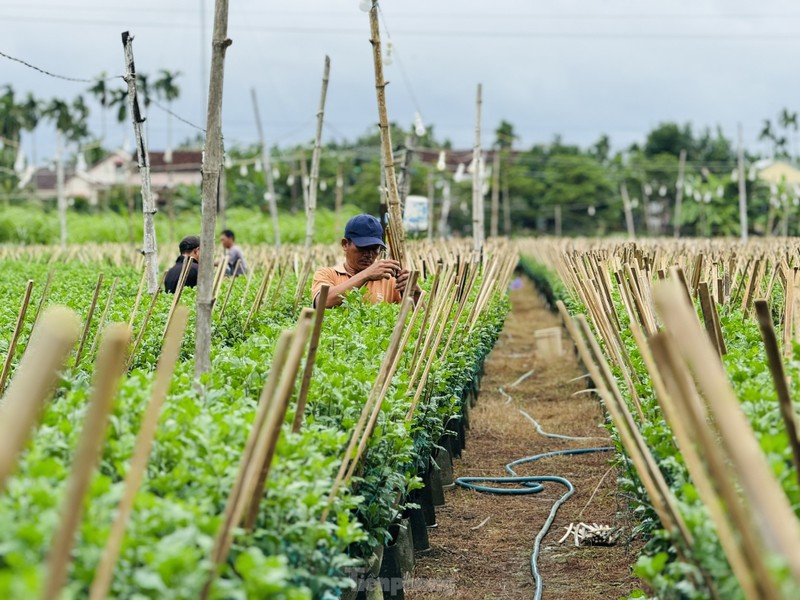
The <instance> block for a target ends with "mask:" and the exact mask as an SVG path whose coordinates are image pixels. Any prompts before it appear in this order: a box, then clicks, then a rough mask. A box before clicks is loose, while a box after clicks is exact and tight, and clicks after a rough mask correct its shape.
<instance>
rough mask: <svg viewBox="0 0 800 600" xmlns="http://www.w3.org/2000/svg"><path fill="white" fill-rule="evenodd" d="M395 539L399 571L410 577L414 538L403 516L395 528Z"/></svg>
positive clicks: (412, 565) (409, 525)
mask: <svg viewBox="0 0 800 600" xmlns="http://www.w3.org/2000/svg"><path fill="white" fill-rule="evenodd" d="M426 529H427V528H426ZM426 533H427V532H426ZM395 540H396V544H397V560H398V561H399V562H400V572H401V573H402V574H403V576H404V577H410V576H411V575H412V574H413V573H414V540H413V539H412V535H411V524H410V523H409V519H407V518H403V519H401V520H400V526H399V527H398V528H397V537H396V538H395Z"/></svg>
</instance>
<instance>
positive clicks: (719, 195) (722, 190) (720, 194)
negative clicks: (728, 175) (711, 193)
mask: <svg viewBox="0 0 800 600" xmlns="http://www.w3.org/2000/svg"><path fill="white" fill-rule="evenodd" d="M724 195H725V188H724V187H722V186H719V187H717V198H722V197H723V196H724Z"/></svg>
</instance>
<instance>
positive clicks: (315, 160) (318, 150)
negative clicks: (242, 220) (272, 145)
mask: <svg viewBox="0 0 800 600" xmlns="http://www.w3.org/2000/svg"><path fill="white" fill-rule="evenodd" d="M330 71H331V59H330V57H328V56H325V68H324V70H323V73H322V92H321V93H320V97H319V110H318V111H317V135H316V137H315V138H314V153H313V154H312V155H311V177H310V178H309V181H308V206H307V207H306V245H305V247H306V249H309V248H311V244H312V243H313V242H314V218H315V216H316V214H317V182H318V181H319V161H320V156H321V155H322V123H323V120H324V118H325V98H326V96H327V95H328V76H329V74H330Z"/></svg>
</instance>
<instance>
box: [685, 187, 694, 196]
mask: <svg viewBox="0 0 800 600" xmlns="http://www.w3.org/2000/svg"><path fill="white" fill-rule="evenodd" d="M684 191H685V192H686V195H687V196H691V195H692V186H690V185H687V186H686V189H685V190H684Z"/></svg>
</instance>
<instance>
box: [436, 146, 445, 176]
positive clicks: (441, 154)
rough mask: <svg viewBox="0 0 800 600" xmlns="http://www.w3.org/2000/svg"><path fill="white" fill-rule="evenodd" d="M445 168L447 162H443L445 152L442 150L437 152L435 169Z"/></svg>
mask: <svg viewBox="0 0 800 600" xmlns="http://www.w3.org/2000/svg"><path fill="white" fill-rule="evenodd" d="M446 168H447V163H445V152H444V150H442V151H441V152H439V160H437V161H436V170H437V171H444V170H445V169H446Z"/></svg>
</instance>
